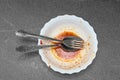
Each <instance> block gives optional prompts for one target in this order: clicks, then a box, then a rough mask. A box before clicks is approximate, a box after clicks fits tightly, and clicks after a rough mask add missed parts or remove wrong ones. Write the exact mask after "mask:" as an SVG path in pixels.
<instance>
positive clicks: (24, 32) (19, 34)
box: [16, 30, 61, 42]
mask: <svg viewBox="0 0 120 80" xmlns="http://www.w3.org/2000/svg"><path fill="white" fill-rule="evenodd" d="M16 35H17V36H19V37H33V38H38V39H44V40H53V41H58V42H61V40H58V39H55V38H51V37H47V36H42V35H37V34H33V33H29V32H26V31H24V30H18V31H16Z"/></svg>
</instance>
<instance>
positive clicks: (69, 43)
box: [16, 30, 84, 51]
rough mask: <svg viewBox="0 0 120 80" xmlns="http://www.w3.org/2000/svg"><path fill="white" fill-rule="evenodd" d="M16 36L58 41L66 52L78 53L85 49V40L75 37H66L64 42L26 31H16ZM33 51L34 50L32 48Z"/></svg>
mask: <svg viewBox="0 0 120 80" xmlns="http://www.w3.org/2000/svg"><path fill="white" fill-rule="evenodd" d="M16 35H17V36H19V37H33V38H38V39H39V38H41V39H47V40H52V41H57V42H59V43H60V46H61V47H62V48H63V49H64V50H66V51H76V50H79V49H81V48H83V46H84V40H83V39H82V38H79V37H75V36H68V37H65V38H64V39H63V40H58V39H55V38H51V37H47V36H43V35H37V34H33V33H29V32H26V31H24V30H18V31H16ZM37 48H38V47H37ZM31 49H33V48H31ZM34 49H35V48H34ZM29 50H30V48H29Z"/></svg>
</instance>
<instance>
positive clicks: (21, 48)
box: [16, 44, 59, 52]
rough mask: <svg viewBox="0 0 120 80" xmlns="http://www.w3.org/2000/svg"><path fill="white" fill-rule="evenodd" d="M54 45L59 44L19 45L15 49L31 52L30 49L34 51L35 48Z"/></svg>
mask: <svg viewBox="0 0 120 80" xmlns="http://www.w3.org/2000/svg"><path fill="white" fill-rule="evenodd" d="M56 46H59V45H58V44H55V45H42V46H29V45H21V46H19V47H17V48H16V51H19V52H32V51H36V50H39V49H43V48H49V47H56Z"/></svg>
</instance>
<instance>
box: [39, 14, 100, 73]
mask: <svg viewBox="0 0 120 80" xmlns="http://www.w3.org/2000/svg"><path fill="white" fill-rule="evenodd" d="M63 31H73V32H75V33H77V35H79V36H80V37H81V38H83V39H84V41H85V42H89V43H90V46H89V47H86V49H85V50H86V51H85V54H83V55H87V57H86V56H84V57H83V58H84V59H81V61H80V64H79V65H78V66H75V67H74V68H70V69H64V68H61V67H60V66H59V67H58V65H61V66H62V67H67V66H69V64H68V63H66V62H65V63H64V62H61V61H58V60H56V59H55V57H54V56H53V55H52V54H51V51H50V48H46V49H40V50H39V54H40V56H41V58H42V60H43V62H45V63H46V65H47V66H49V67H50V68H51V69H53V70H54V71H57V72H60V73H63V74H72V73H77V72H80V71H81V70H83V69H86V68H87V66H88V65H90V64H91V63H92V61H93V59H94V58H95V57H96V52H97V50H98V47H97V45H98V40H97V36H96V33H95V32H94V29H93V27H92V26H91V25H90V24H89V23H88V22H87V21H85V20H84V19H82V18H81V17H77V16H75V15H61V16H58V17H56V18H53V19H51V20H50V21H49V22H47V23H46V24H45V25H44V27H43V28H42V29H41V31H40V35H45V36H49V37H55V36H56V35H57V34H59V33H61V32H63ZM49 43H50V42H48V41H45V42H43V44H49ZM38 45H40V39H39V40H38ZM88 48H89V49H88ZM83 52H84V51H83Z"/></svg>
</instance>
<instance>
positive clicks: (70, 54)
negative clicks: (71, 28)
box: [52, 31, 80, 60]
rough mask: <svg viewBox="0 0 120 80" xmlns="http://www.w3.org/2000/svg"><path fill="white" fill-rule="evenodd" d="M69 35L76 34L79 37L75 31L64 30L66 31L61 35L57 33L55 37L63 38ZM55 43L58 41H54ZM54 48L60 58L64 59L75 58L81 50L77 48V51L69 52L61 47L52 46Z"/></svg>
mask: <svg viewBox="0 0 120 80" xmlns="http://www.w3.org/2000/svg"><path fill="white" fill-rule="evenodd" d="M68 36H76V37H79V36H78V35H77V34H75V33H73V32H67V31H64V32H62V33H60V34H59V35H57V36H56V37H55V38H56V39H60V40H63V39H64V38H65V37H68ZM53 44H57V43H53ZM52 50H54V52H55V54H56V56H57V57H58V58H62V60H69V59H72V58H74V57H75V56H76V55H77V54H78V53H80V50H77V51H74V52H67V51H65V50H63V49H62V48H61V47H55V48H52Z"/></svg>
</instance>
